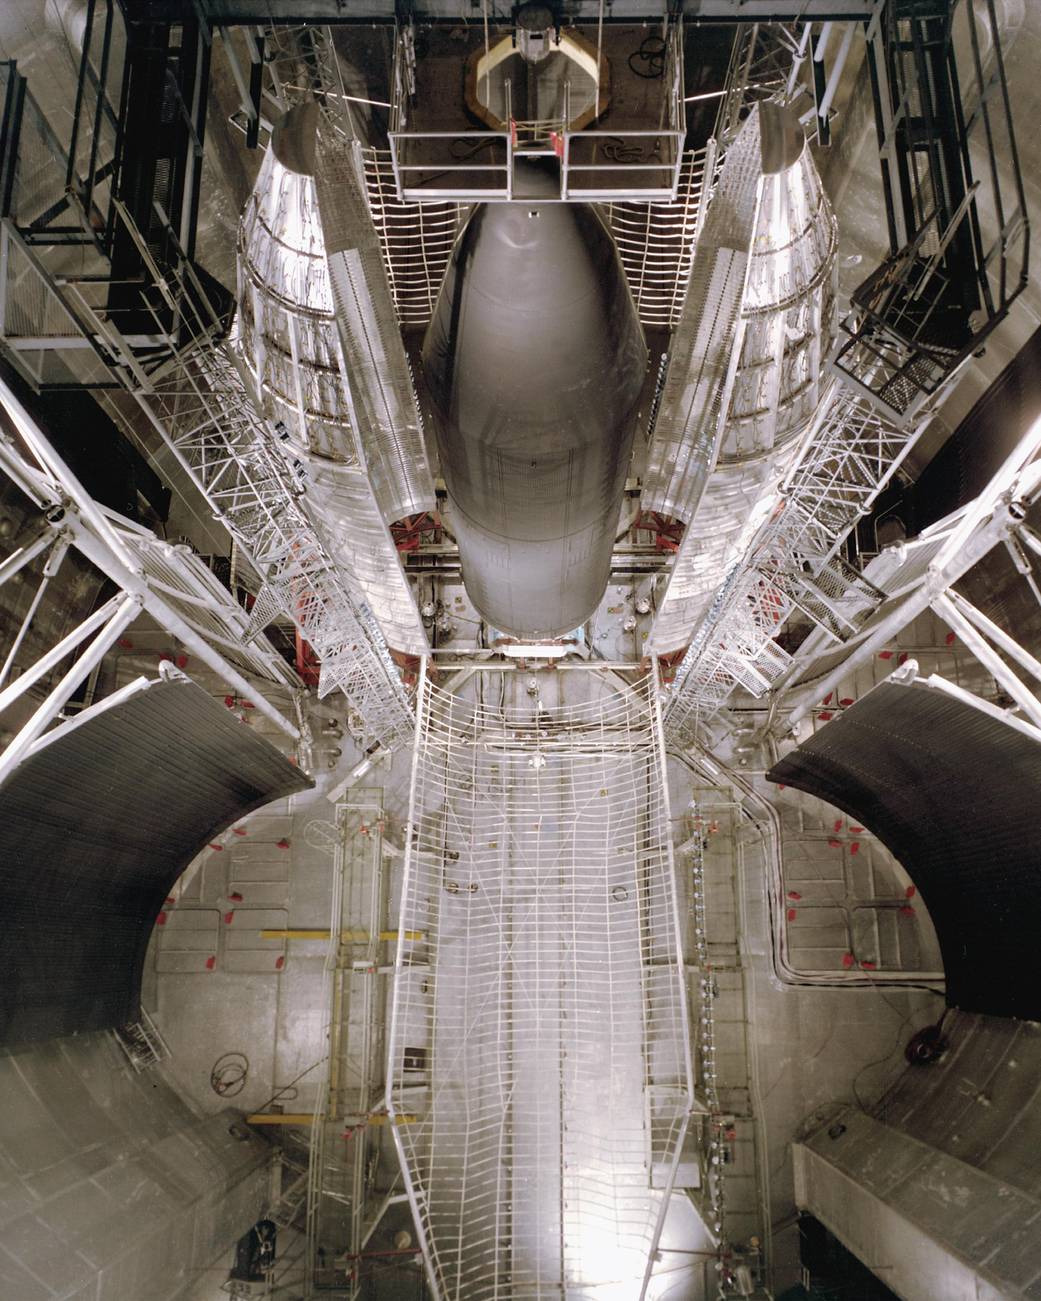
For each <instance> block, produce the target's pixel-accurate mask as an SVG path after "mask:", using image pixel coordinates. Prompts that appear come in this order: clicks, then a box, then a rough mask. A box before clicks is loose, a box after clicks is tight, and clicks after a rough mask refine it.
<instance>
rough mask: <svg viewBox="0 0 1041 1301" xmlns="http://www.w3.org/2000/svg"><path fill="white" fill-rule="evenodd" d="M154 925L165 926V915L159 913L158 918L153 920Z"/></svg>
mask: <svg viewBox="0 0 1041 1301" xmlns="http://www.w3.org/2000/svg"><path fill="white" fill-rule="evenodd" d="M155 924H156V925H157V926H165V925H166V913H160V914H159V916H158V917H157V918H156V919H155Z"/></svg>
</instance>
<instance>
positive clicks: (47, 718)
mask: <svg viewBox="0 0 1041 1301" xmlns="http://www.w3.org/2000/svg"><path fill="white" fill-rule="evenodd" d="M0 406H2V408H3V412H4V415H5V417H6V420H5V423H7V422H9V424H10V426H12V427H13V428H14V430H15V431H16V434H17V438H15V437H12V436H11V434H9V433H6V432H0V471H2V472H3V473H6V475H7V476H8V478H10V479H11V480H12V481H13V482H14V483H15V484H16V485H17V486H18V487H19V488H20V489H21V491H22V492H23V493H25V495H26V496H27V497H28V498H29V499H30V501H32V502H33V503H34V504H35V505H36V506H37V507H38V508H39V509H40V510H41V512H43V513H44V515H45V518H46V530H47V537H46V538H44V535H43V532H42V530H41V531H40V532H39V533H38V534H37V536H36V537H35V538H33V539H32V540H30V541H29V542H28V543H27V544H26V545H25V546H24V547H22V548H20V549H19V550H18V551H16V552H15V553H14V554H13V555H12V556H11V557H10V558H9V560H8V562H6V563H5V565H4V566H3V569H2V574H0V581H3V580H6V579H8V578H10V577H11V576H12V575H13V574H15V573H17V572H18V570H19V569H20V568H22V567H24V565H25V564H27V563H29V561H30V559H32V558H34V557H35V556H36V555H39V554H40V553H41V551H42V550H43V549H44V548H43V547H41V545H40V544H41V541H46V542H50V543H51V544H52V546H53V551H52V555H51V558H50V560H49V562H48V564H49V566H50V567H51V568H52V569H53V567H54V562H55V560H56V558H57V557H58V556H59V555H63V554H64V552H65V551H66V550H67V549H68V547H70V546H72V547H75V548H76V550H77V551H79V552H80V553H81V554H82V555H83V556H84V557H85V558H86V559H87V560H89V561H90V562H91V564H93V565H94V566H95V567H96V568H97V569H98V570H100V571H101V572H102V573H103V574H105V575H106V576H107V577H108V578H110V579H111V580H112V581H113V582H114V583H115V584H116V586H117V587H118V588H119V589H120V590H119V593H118V594H117V595H116V596H114V597H112V599H111V600H110V601H108V602H107V603H106V604H105V605H104V606H102V607H101V608H100V609H98V610H96V611H94V612H93V613H92V614H90V615H89V616H88V617H87V618H86V619H84V620H83V621H82V622H81V623H80V624H79V626H78V627H76V628H74V629H73V630H72V631H71V632H70V633H68V634H67V635H66V636H65V637H64V638H62V639H61V640H60V641H59V642H57V643H56V644H55V645H54V646H53V647H51V648H50V649H49V650H47V651H45V652H44V653H43V654H42V655H41V656H40V657H39V658H38V659H37V660H36V662H35V663H32V664H29V665H26V666H25V668H24V669H23V672H22V673H21V675H20V676H19V677H18V678H16V679H15V680H14V682H12V683H11V684H10V686H8V687H7V688H6V689H5V690H3V691H0V711H4V710H6V709H8V708H10V707H11V706H12V705H13V704H14V703H15V702H16V701H18V700H19V699H21V698H22V697H24V696H25V695H26V693H27V692H29V691H30V690H31V688H32V687H33V686H35V684H36V683H38V682H40V681H41V680H42V679H45V678H46V677H48V675H50V674H51V673H52V672H53V671H54V670H55V669H57V668H58V666H59V665H60V664H61V663H62V662H63V661H64V660H66V658H67V657H68V656H69V655H71V654H73V652H76V651H80V654H79V657H78V658H77V659H75V660H74V661H73V663H72V665H71V666H70V667H69V668H68V670H67V671H66V673H65V674H64V676H63V677H62V678H61V680H60V681H59V682H58V684H57V685H56V686H55V687H54V688H53V689H52V691H51V692H50V693H49V695H48V696H47V698H46V699H45V701H44V702H43V704H42V705H41V706H40V707H39V708H38V709H37V710H36V711H35V713H34V714H33V716H32V718H31V719H30V720H29V722H28V723H27V724H26V725H25V726H24V727H23V728H22V729H21V730H20V731H19V732H18V734H17V735H16V736H15V737H14V739H13V740H12V741H11V743H10V744H9V745H8V746H7V748H6V750H5V751H4V752H3V755H2V756H0V780H2V779H3V777H6V776H7V775H8V773H9V772H10V771H11V770H12V769H13V767H14V766H15V765H16V764H17V763H18V762H19V761H20V760H21V759H23V758H25V757H26V755H27V754H29V753H30V751H31V750H32V747H33V745H34V744H35V743H36V741H37V740H38V739H39V738H40V737H41V736H42V735H43V733H44V732H45V730H46V729H47V728H48V727H49V726H50V724H51V723H52V722H53V721H54V720H55V718H56V717H58V715H59V714H60V712H61V710H62V709H63V707H64V706H65V705H66V704H67V703H68V701H69V700H70V698H71V697H72V695H73V693H74V692H75V691H76V690H77V688H78V687H79V686H80V685H81V684H82V683H83V682H84V681H85V680H86V679H87V678H88V676H89V675H90V674H91V673H92V672H93V671H94V669H96V668H97V666H98V665H99V664H100V663H101V660H102V658H103V657H104V655H105V654H106V653H107V651H108V650H109V649H110V647H111V646H112V644H113V643H114V642H115V640H116V639H117V638H118V637H119V636H120V635H121V633H122V632H123V630H124V629H125V628H126V627H127V626H128V625H129V624H130V623H131V622H132V621H133V620H134V619H135V618H136V617H137V615H138V614H140V613H141V612H142V611H143V612H145V613H147V614H149V615H150V616H151V617H152V618H153V619H154V620H155V621H156V622H157V623H158V624H159V625H160V627H162V628H165V629H166V630H167V631H168V632H169V633H170V634H171V635H172V636H174V637H176V638H177V639H178V640H179V641H180V642H181V643H182V645H183V646H184V647H185V648H186V649H187V650H188V651H189V652H190V653H191V654H192V655H194V656H196V657H197V658H198V659H199V660H200V661H202V663H204V664H206V665H207V667H208V668H210V669H212V670H213V671H214V672H215V673H216V674H217V675H218V676H219V677H220V678H221V680H222V681H224V682H225V683H226V684H227V685H228V686H229V687H230V688H231V689H232V690H233V691H234V692H235V693H236V694H237V695H240V696H244V697H246V698H248V699H250V700H251V701H253V702H254V703H255V704H256V707H257V708H258V709H259V710H260V711H261V713H263V714H264V715H265V716H266V717H267V718H268V719H269V720H270V721H271V722H272V723H274V725H275V726H276V727H277V728H278V729H279V730H280V731H282V732H284V733H285V734H286V735H288V736H290V737H291V738H293V739H294V740H297V739H300V735H301V733H300V728H299V727H298V726H297V725H296V724H295V723H293V722H290V720H289V719H287V718H285V717H284V716H283V715H282V714H281V713H280V712H279V710H278V709H276V708H275V707H274V705H272V704H271V702H270V701H269V700H267V699H266V697H265V696H264V694H263V690H262V689H258V682H257V680H256V679H258V678H259V679H261V680H262V681H265V682H266V683H267V684H268V685H269V686H273V687H278V688H281V689H282V690H286V689H289V690H290V691H292V690H294V689H296V688H298V686H299V684H298V682H297V680H296V678H295V675H294V674H293V673H292V671H291V670H290V669H289V667H288V666H287V665H286V664H285V663H284V662H283V661H282V660H281V658H280V657H279V656H278V655H277V654H276V653H275V651H274V650H273V649H271V648H270V647H251V648H244V647H242V646H241V645H240V644H239V641H240V637H241V631H242V630H243V629H244V627H245V624H246V621H247V620H246V615H245V614H244V612H243V611H242V610H241V609H239V607H238V606H237V605H236V604H235V602H234V600H233V599H232V597H231V595H230V593H228V592H226V591H225V590H224V589H223V588H222V587H221V586H220V584H219V583H217V582H216V580H215V579H214V578H213V576H212V574H210V573H209V571H208V570H207V569H206V568H205V566H204V565H203V564H202V562H201V561H200V560H198V559H197V558H196V557H195V556H194V555H193V554H192V553H191V552H189V551H188V550H187V549H186V548H183V547H172V546H169V545H168V544H166V543H163V542H160V541H159V539H157V538H156V537H155V536H154V535H153V534H152V533H150V532H149V531H148V530H147V529H143V528H141V527H140V526H139V525H136V524H133V523H132V522H131V521H129V520H125V519H123V518H122V517H121V516H119V515H116V514H115V513H114V512H111V511H107V510H105V509H104V508H103V507H100V506H98V504H97V503H96V502H94V501H93V499H92V498H91V497H90V496H89V495H88V494H87V492H86V491H85V489H84V488H83V486H82V484H80V483H79V481H78V480H77V479H76V478H75V476H74V475H73V474H72V472H71V471H70V470H69V468H68V466H67V465H65V463H64V462H63V461H62V459H61V458H60V456H59V455H58V454H57V452H56V451H55V450H54V448H53V447H52V446H51V444H50V443H49V442H48V440H47V439H46V438H45V437H44V435H43V433H42V432H41V431H40V429H39V428H38V426H37V425H36V424H35V422H34V421H33V419H32V417H31V416H30V414H29V413H28V412H27V411H26V409H25V407H24V406H23V405H22V404H21V402H20V401H19V400H18V398H17V397H16V396H15V394H14V393H13V392H12V391H11V390H10V388H9V387H8V386H7V385H6V384H5V383H4V382H3V381H2V380H0ZM45 577H46V574H45ZM37 597H39V593H37ZM38 605H39V601H38V599H37V600H34V601H33V602H32V604H31V606H30V610H29V616H28V618H27V619H26V622H25V624H24V625H23V629H22V634H19V638H20V637H21V636H22V635H23V634H24V632H25V631H26V630H27V628H28V624H29V622H30V620H31V617H32V615H33V614H34V612H35V609H36V608H37V606H38ZM90 638H93V640H90V641H89V644H87V648H86V650H82V649H81V648H82V647H83V646H84V644H85V643H88V639H90ZM228 651H230V652H231V658H230V659H229V657H228V653H227V652H228ZM244 672H249V673H251V674H253V675H255V676H254V678H253V679H252V680H251V679H248V678H246V677H245V676H244Z"/></svg>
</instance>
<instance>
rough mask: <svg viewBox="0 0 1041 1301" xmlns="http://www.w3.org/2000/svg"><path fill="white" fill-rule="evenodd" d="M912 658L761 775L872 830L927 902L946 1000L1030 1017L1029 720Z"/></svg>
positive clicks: (1038, 873)
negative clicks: (919, 672)
mask: <svg viewBox="0 0 1041 1301" xmlns="http://www.w3.org/2000/svg"><path fill="white" fill-rule="evenodd" d="M915 673H916V666H915V665H914V663H913V661H912V662H909V663H908V664H906V665H905V666H904V667H903V668H902V669H900V670H898V671H897V673H895V674H894V675H893V676H892V677H890V678H889V679H888V680H887V681H885V682H883V683H881V684H880V685H879V686H877V687H875V688H874V690H872V691H870V692H869V693H868V694H867V695H866V696H864V697H863V699H861V700H860V701H858V702H857V703H856V704H855V705H852V706H850V707H849V708H848V709H846V710H845V711H844V712H843V713H842V715H841V716H840V717H839V718H836V719H835V720H834V721H832V722H830V723H829V724H828V725H827V726H826V727H823V728H821V729H820V731H818V732H817V733H815V735H814V736H813V737H811V738H810V740H808V741H806V742H805V743H804V744H803V745H801V746H799V748H798V749H796V750H793V751H792V752H791V753H790V754H788V755H786V756H785V757H784V758H783V759H782V760H781V761H780V762H779V763H777V764H775V765H774V767H773V768H772V769H771V770H770V772H769V773H768V774H767V777H768V779H769V780H770V781H773V782H778V783H781V784H784V785H787V786H793V787H795V788H796V789H798V790H802V791H806V792H808V793H809V794H811V795H815V796H817V797H818V798H819V799H822V800H826V801H827V802H828V803H829V804H833V805H834V806H835V807H836V808H838V809H841V810H842V811H843V812H844V813H846V814H848V815H849V816H850V818H852V819H855V820H856V821H857V822H859V823H862V824H863V825H864V826H866V827H867V828H868V829H869V830H870V831H871V832H873V833H874V834H875V835H876V836H877V837H878V838H879V839H880V840H881V841H882V842H883V843H884V844H885V845H886V847H887V848H888V849H889V850H890V852H891V853H892V854H893V855H894V857H895V858H896V859H897V860H898V861H899V862H900V863H902V864H903V866H904V868H905V869H906V870H907V872H908V874H909V875H910V877H911V880H912V881H913V882H914V884H915V886H916V887H917V889H918V891H919V893H920V894H921V896H922V899H923V901H924V903H925V905H926V907H927V908H928V909H929V915H930V917H931V918H932V921H933V923H934V925H935V927H936V934H937V938H938V939H939V943H940V950H941V953H942V955H943V961H944V968H945V971H946V977H947V1002H948V1004H949V1006H951V1007H957V1008H961V1009H963V1010H965V1011H972V1012H984V1013H989V1014H990V1015H993V1016H1006V1017H1022V1018H1024V1019H1029V1020H1039V1019H1041V981H1039V980H1038V978H1037V971H1038V966H1037V950H1038V936H1039V935H1041V892H1039V891H1038V888H1037V884H1038V880H1039V877H1041V842H1039V840H1038V836H1037V817H1038V807H1039V804H1038V797H1039V793H1041V732H1039V731H1038V730H1037V729H1036V728H1034V727H1032V726H1031V725H1030V724H1027V723H1022V722H1020V721H1019V720H1018V719H1016V718H1014V717H1011V716H1010V715H1008V714H1006V713H1005V712H1004V711H1002V710H999V709H998V708H996V707H995V706H993V705H990V704H988V703H987V702H986V701H983V700H979V699H977V698H976V697H974V696H971V695H969V694H968V693H967V692H964V691H961V690H960V689H958V688H956V687H954V686H952V685H951V684H950V683H948V682H945V681H944V680H943V679H942V678H937V677H930V678H927V679H919V678H917V677H916V676H915Z"/></svg>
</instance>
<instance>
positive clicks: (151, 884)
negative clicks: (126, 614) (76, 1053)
mask: <svg viewBox="0 0 1041 1301" xmlns="http://www.w3.org/2000/svg"><path fill="white" fill-rule="evenodd" d="M311 785H313V783H312V782H311V779H310V778H309V777H307V776H306V775H305V774H304V773H302V772H301V771H300V770H299V769H298V768H296V767H294V766H293V765H292V764H291V763H289V761H288V760H287V759H286V758H285V757H284V756H283V755H281V754H280V753H279V752H278V751H277V750H276V749H275V748H274V746H272V745H271V744H269V742H267V741H265V740H263V739H262V738H261V737H259V736H257V735H256V734H255V733H254V732H252V731H251V730H250V728H249V727H247V726H245V725H244V724H243V723H242V722H241V721H240V720H239V719H238V718H237V717H235V716H234V715H233V714H231V713H230V712H229V711H228V710H226V709H223V708H221V706H220V705H219V704H217V703H216V702H215V701H214V700H213V698H212V697H211V696H210V695H208V694H207V693H206V692H205V691H203V690H202V689H201V688H200V687H197V686H196V685H195V684H194V683H193V682H191V681H190V680H189V679H188V678H186V677H184V676H183V675H180V674H177V675H176V676H174V675H168V676H167V678H166V679H165V680H163V681H159V682H149V681H147V680H146V679H144V678H140V679H138V681H137V682H134V683H132V684H131V685H130V686H129V687H128V688H126V689H124V690H123V691H120V692H118V693H117V695H116V696H113V697H110V698H109V699H108V700H106V701H103V702H102V703H101V704H100V705H99V706H98V707H97V708H96V709H92V710H90V711H88V712H87V713H86V714H84V715H83V716H81V718H80V719H78V720H76V721H75V722H72V723H69V724H66V725H65V726H63V727H60V728H58V730H57V731H55V732H54V733H52V734H51V735H49V736H48V737H45V738H44V740H43V741H42V742H40V743H39V745H38V746H37V748H36V749H35V751H33V752H32V753H30V755H29V756H28V757H27V758H26V759H25V760H24V761H23V762H22V763H21V764H20V765H19V766H18V767H17V768H16V769H15V770H14V772H13V773H12V774H11V776H10V777H9V778H8V780H7V781H6V782H5V783H4V785H3V786H2V787H0V826H2V827H3V829H4V870H3V872H2V873H0V917H2V918H3V926H2V928H0V970H2V972H3V978H2V980H0V1048H6V1049H16V1048H22V1047H24V1046H26V1045H28V1044H32V1043H39V1042H42V1041H44V1040H48V1039H54V1038H57V1037H59V1036H62V1035H70V1034H75V1033H79V1032H82V1031H87V1030H101V1029H106V1028H110V1027H115V1026H119V1025H123V1024H125V1023H126V1022H128V1021H131V1020H133V1019H135V1018H136V1016H137V1013H138V1007H139V999H140V990H141V975H142V968H143V964H144V958H145V950H146V948H147V946H148V940H149V936H150V934H151V931H152V927H153V925H154V923H155V919H156V916H157V915H158V913H159V911H160V909H161V908H162V905H163V901H164V899H165V898H166V896H167V894H168V893H169V891H170V889H171V887H172V886H173V884H174V882H175V881H176V880H177V878H178V877H179V876H180V875H181V873H182V872H183V871H184V869H185V867H187V865H188V863H189V862H191V860H192V859H193V858H194V857H195V855H196V854H197V853H198V852H199V851H200V850H201V849H202V848H203V846H204V845H206V844H207V843H208V842H209V841H211V840H213V839H214V837H215V836H218V835H219V834H220V833H221V832H222V831H224V830H225V829H226V828H227V827H229V826H230V825H231V824H232V823H233V822H236V821H238V819H240V818H242V817H244V816H245V815H246V814H247V813H250V812H252V810H254V809H257V808H260V807H262V806H263V805H265V804H268V803H270V802H271V801H272V800H275V799H279V798H280V797H282V796H285V795H290V794H292V793H294V792H295V791H301V790H305V789H307V788H308V787H310V786H311Z"/></svg>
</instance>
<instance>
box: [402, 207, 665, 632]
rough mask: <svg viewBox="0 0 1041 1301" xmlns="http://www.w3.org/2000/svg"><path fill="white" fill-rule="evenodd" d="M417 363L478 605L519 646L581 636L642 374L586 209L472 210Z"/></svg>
mask: <svg viewBox="0 0 1041 1301" xmlns="http://www.w3.org/2000/svg"><path fill="white" fill-rule="evenodd" d="M423 357H424V370H425V372H426V375H427V378H428V381H429V384H430V389H431V393H432V395H433V397H434V400H435V403H436V405H437V407H438V415H439V421H438V441H439V446H440V452H441V462H442V470H443V473H444V476H445V481H446V484H447V486H448V492H449V496H450V498H451V501H452V505H453V509H454V519H455V525H456V529H457V536H458V538H459V547H460V555H461V559H462V566H463V575H464V580H465V582H466V585H467V589H468V591H469V593H470V596H471V599H472V600H473V601H474V603H475V605H476V606H477V608H478V609H479V610H480V611H481V613H482V614H483V615H484V617H485V618H486V619H487V621H488V622H489V623H491V624H492V625H493V626H494V627H496V628H499V629H501V630H503V631H506V632H510V633H513V634H514V635H517V636H533V635H539V636H548V635H558V634H559V633H562V632H567V631H570V630H572V629H574V628H576V627H577V626H578V625H579V624H581V623H582V622H583V621H584V620H585V619H586V618H588V617H589V615H590V614H591V613H592V612H593V610H595V608H596V606H597V604H598V603H599V600H600V597H601V596H602V594H603V590H604V588H605V586H606V584H607V578H608V574H609V570H610V555H611V546H612V542H613V535H614V529H615V525H616V523H617V519H618V514H619V509H620V503H621V494H622V490H623V487H624V479H625V472H626V468H627V466H628V461H629V455H630V451H631V446H632V434H633V427H634V423H635V416H636V405H637V401H638V399H639V394H640V390H641V387H642V383H643V375H644V370H645V368H646V348H645V346H644V342H643V335H642V331H641V329H640V325H639V321H638V319H637V316H636V312H635V308H634V307H633V303H632V298H631V296H630V294H629V291H628V287H627V285H626V283H625V276H624V272H623V271H622V267H621V264H620V262H619V260H618V256H617V252H616V250H615V248H614V243H613V241H612V239H611V236H610V234H609V232H608V231H607V230H606V228H605V227H604V225H603V224H602V222H601V221H600V219H599V218H598V216H597V215H596V213H595V212H594V211H593V209H591V208H589V207H587V206H585V205H574V204H562V203H545V202H542V203H539V202H537V201H534V202H527V201H524V202H514V203H505V204H495V205H485V206H484V207H482V208H479V209H477V210H476V211H475V213H474V215H473V216H472V217H471V219H470V222H469V223H468V225H467V227H466V229H465V230H464V231H463V233H462V235H461V236H460V238H459V241H458V243H457V245H456V249H455V251H454V254H453V257H452V261H451V264H450V266H449V268H448V271H447V273H446V276H445V282H444V285H443V286H442V290H441V295H440V297H439V299H438V303H437V307H436V310H435V313H434V317H433V319H432V321H431V324H430V328H429V330H428V332H427V338H426V342H425V345H424V352H423Z"/></svg>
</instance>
